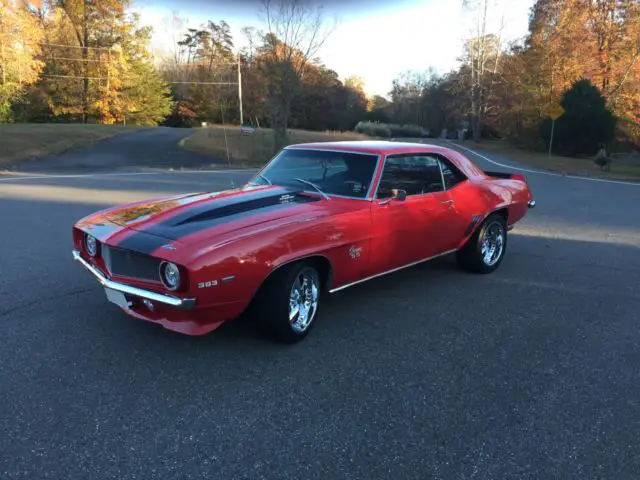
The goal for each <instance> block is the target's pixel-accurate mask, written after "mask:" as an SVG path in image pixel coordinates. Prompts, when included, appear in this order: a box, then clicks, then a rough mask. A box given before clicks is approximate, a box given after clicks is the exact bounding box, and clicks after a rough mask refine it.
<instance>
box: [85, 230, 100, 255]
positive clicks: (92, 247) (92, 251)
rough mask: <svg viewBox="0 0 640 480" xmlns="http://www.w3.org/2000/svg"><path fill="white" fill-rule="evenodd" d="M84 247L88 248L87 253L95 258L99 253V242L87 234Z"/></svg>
mask: <svg viewBox="0 0 640 480" xmlns="http://www.w3.org/2000/svg"><path fill="white" fill-rule="evenodd" d="M84 245H85V247H87V253H88V254H89V255H91V256H92V257H95V256H96V253H98V241H97V240H96V237H94V236H92V235H89V234H87V236H86V237H85V239H84Z"/></svg>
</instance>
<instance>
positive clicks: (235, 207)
mask: <svg viewBox="0 0 640 480" xmlns="http://www.w3.org/2000/svg"><path fill="white" fill-rule="evenodd" d="M299 193H300V190H297V189H293V188H285V187H275V188H269V189H260V190H258V191H255V192H251V191H249V192H244V193H242V194H240V195H232V196H230V197H222V198H215V197H214V198H212V199H211V201H210V202H203V203H201V204H200V205H193V206H191V207H186V208H185V209H184V211H181V212H179V213H178V214H176V215H173V216H171V217H169V218H168V219H166V220H164V221H163V222H161V223H160V224H161V225H166V226H177V225H182V224H185V223H189V222H192V221H195V222H197V221H200V220H207V219H214V218H220V217H224V216H229V215H234V214H236V213H240V212H242V211H246V212H248V211H251V210H256V209H259V208H262V207H266V206H270V205H275V204H277V203H281V200H280V198H281V197H282V196H283V195H294V196H298V194H299ZM143 230H144V231H146V228H145V229H143Z"/></svg>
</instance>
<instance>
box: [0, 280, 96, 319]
mask: <svg viewBox="0 0 640 480" xmlns="http://www.w3.org/2000/svg"><path fill="white" fill-rule="evenodd" d="M93 290H95V287H94V288H83V289H81V290H74V291H72V292H67V293H62V294H60V295H55V296H50V297H43V298H39V299H37V300H32V301H30V302H24V303H21V304H19V305H16V306H15V307H12V308H9V309H7V310H0V317H6V316H7V315H9V314H11V313H14V312H17V311H19V310H23V309H25V308H29V307H32V306H34V305H37V304H39V303H42V302H48V301H50V300H56V299H58V298H66V297H71V296H73V295H80V294H82V293H88V292H91V291H93Z"/></svg>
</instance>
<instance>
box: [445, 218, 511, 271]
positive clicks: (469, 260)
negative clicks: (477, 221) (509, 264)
mask: <svg viewBox="0 0 640 480" xmlns="http://www.w3.org/2000/svg"><path fill="white" fill-rule="evenodd" d="M506 250H507V227H506V222H505V220H504V218H503V217H502V216H501V215H498V214H496V213H494V214H491V215H489V216H488V217H487V218H486V220H485V221H484V222H483V223H482V225H481V226H480V228H478V229H477V230H476V231H475V232H474V234H473V235H472V236H471V237H470V238H469V240H468V241H467V243H465V245H464V246H463V247H462V248H461V249H460V250H458V252H457V253H456V257H457V259H458V263H459V264H460V266H461V267H462V268H464V269H466V270H469V271H471V272H474V273H491V272H493V271H494V270H495V269H496V268H498V267H499V266H500V263H502V259H503V258H504V254H505V252H506Z"/></svg>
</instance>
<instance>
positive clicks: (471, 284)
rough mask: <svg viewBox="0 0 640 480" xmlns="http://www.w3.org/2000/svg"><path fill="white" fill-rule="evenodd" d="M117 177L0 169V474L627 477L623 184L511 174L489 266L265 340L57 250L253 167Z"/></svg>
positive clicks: (635, 461)
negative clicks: (159, 299)
mask: <svg viewBox="0 0 640 480" xmlns="http://www.w3.org/2000/svg"><path fill="white" fill-rule="evenodd" d="M176 135H178V134H176ZM176 138H177V137H176ZM174 140H175V139H174ZM174 143H177V142H174ZM114 148H115V147H114ZM122 148H125V147H122ZM136 148H137V147H136ZM149 148H155V147H149ZM161 150H163V149H159V150H158V151H157V154H158V155H161ZM153 151H155V150H153ZM480 153H481V152H480ZM469 154H470V155H473V154H471V153H469ZM487 158H490V157H487ZM67 160H68V159H67ZM474 160H477V161H478V163H479V164H480V165H481V166H482V167H483V168H487V169H488V168H491V169H495V170H508V169H506V168H504V167H498V166H496V165H494V164H491V163H490V162H488V161H487V160H486V159H483V158H481V157H477V156H474ZM494 160H495V159H494ZM498 160H499V162H500V163H502V164H504V165H515V164H512V163H509V162H510V160H509V159H498ZM51 166H52V167H53V166H54V165H53V164H51ZM41 168H42V166H41ZM84 171H85V172H86V173H88V171H89V170H88V169H85V170H84ZM116 173H117V174H116V175H103V174H100V173H99V174H97V175H87V176H77V177H68V176H65V175H60V176H53V177H48V178H37V179H34V178H21V179H18V178H15V179H7V178H5V179H0V217H1V218H2V219H3V235H2V237H1V238H2V240H0V242H1V246H2V248H1V249H0V252H1V253H0V255H1V257H0V329H1V332H2V336H1V341H0V342H1V343H0V345H1V348H0V405H2V409H1V410H0V478H2V479H29V480H31V479H38V480H39V479H46V478H52V479H76V478H78V479H80V478H87V479H92V480H94V479H112V478H114V479H115V478H117V479H119V480H124V479H134V478H144V479H171V480H174V479H177V478H185V479H186V478H189V479H191V478H203V479H204V478H206V479H225V480H226V479H278V480H280V479H302V478H304V479H315V478H318V479H331V480H334V479H342V478H354V479H356V478H357V479H366V480H370V479H425V478H430V479H431V478H432V479H447V480H448V479H471V478H473V479H492V480H494V479H503V478H504V479H514V478H518V479H520V478H523V479H524V478H527V479H529V478H530V479H547V478H554V479H555V478H562V479H580V480H583V479H585V478H598V479H615V480H620V479H635V478H637V477H638V472H640V442H639V433H638V432H640V405H639V399H640V314H639V313H638V312H640V289H639V288H638V285H640V215H638V214H637V208H635V207H632V206H634V205H635V206H636V207H637V206H638V205H640V186H638V185H631V184H624V183H617V184H616V183H608V182H599V181H590V180H579V179H571V178H563V177H558V176H550V175H546V174H536V173H530V174H527V176H528V178H529V181H530V183H531V187H532V189H533V192H534V194H535V196H536V200H537V201H538V207H537V208H536V209H534V210H532V211H531V212H530V213H529V214H528V216H527V217H526V218H525V220H524V221H523V222H522V223H521V224H520V225H519V226H518V227H517V228H516V229H515V230H514V231H513V232H511V233H512V235H511V236H510V240H509V245H508V251H507V257H506V259H505V261H504V262H503V264H502V265H501V267H500V269H499V270H498V271H496V272H495V273H493V274H491V275H488V276H478V275H471V274H467V273H465V272H462V271H460V270H459V269H458V268H457V267H456V265H455V262H454V260H453V258H451V257H444V258H441V259H438V260H436V261H433V262H430V263H428V264H425V265H422V266H418V267H415V268H411V269H407V270H404V271H402V272H399V273H397V274H393V275H389V276H385V277H381V278H379V279H376V280H373V281H371V282H367V283H366V284H362V285H360V286H357V287H353V288H351V289H347V290H345V291H342V292H339V293H337V294H335V295H334V296H333V297H331V298H330V299H329V302H328V303H327V305H325V307H326V308H325V309H324V311H323V312H322V316H321V318H319V321H318V323H317V325H316V327H315V329H314V330H313V332H312V333H311V335H310V336H309V337H308V338H307V339H306V340H305V341H304V342H302V343H300V344H297V345H294V346H281V345H275V344H272V343H270V342H268V341H265V340H263V339H262V338H260V337H259V336H257V335H256V334H255V333H254V331H253V330H252V329H251V328H250V327H249V325H248V324H247V323H246V322H244V321H242V320H241V321H237V322H234V323H231V324H228V325H227V326H225V327H223V328H222V329H220V330H218V331H216V332H214V333H212V334H211V335H208V336H206V337H201V338H189V337H184V336H180V335H179V334H174V333H171V332H167V331H165V330H162V329H161V328H159V327H157V326H155V325H151V324H147V323H144V322H140V321H137V320H134V319H132V318H130V317H127V316H126V315H124V314H123V313H120V312H119V311H118V310H117V309H116V308H115V307H113V306H111V305H110V304H109V303H108V302H107V300H106V298H105V297H104V293H103V292H102V291H101V290H100V289H99V288H98V286H97V284H96V283H95V282H94V281H93V279H92V278H90V276H89V275H88V274H87V273H86V272H84V271H82V269H81V268H80V267H79V266H78V265H76V264H75V263H74V262H73V261H72V260H71V256H70V249H71V235H70V229H71V225H72V224H73V222H74V221H75V220H77V219H78V218H80V217H81V216H83V215H86V214H88V213H90V212H92V211H95V210H97V209H99V208H103V207H106V206H109V205H113V204H115V203H122V202H127V201H133V200H136V199H143V198H148V197H151V196H158V195H163V194H165V193H166V194H173V193H179V192H186V191H199V190H218V189H223V188H227V187H228V186H231V185H232V184H233V185H237V184H239V183H241V182H243V181H245V180H246V179H247V178H248V177H249V175H250V172H242V171H231V172H217V173H206V172H195V173H178V172H174V173H158V172H150V171H148V170H143V171H138V172H127V171H120V172H116Z"/></svg>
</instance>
